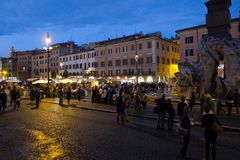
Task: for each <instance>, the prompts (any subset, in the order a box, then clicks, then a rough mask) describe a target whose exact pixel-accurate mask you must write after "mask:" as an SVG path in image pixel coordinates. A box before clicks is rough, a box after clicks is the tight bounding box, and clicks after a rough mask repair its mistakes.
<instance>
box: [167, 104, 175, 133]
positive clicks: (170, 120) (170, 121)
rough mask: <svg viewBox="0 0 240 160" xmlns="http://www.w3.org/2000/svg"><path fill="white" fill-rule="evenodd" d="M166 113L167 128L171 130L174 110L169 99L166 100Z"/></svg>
mask: <svg viewBox="0 0 240 160" xmlns="http://www.w3.org/2000/svg"><path fill="white" fill-rule="evenodd" d="M167 114H168V130H172V128H173V123H174V116H175V110H174V108H173V106H172V101H171V99H168V100H167Z"/></svg>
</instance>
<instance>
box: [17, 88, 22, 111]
mask: <svg viewBox="0 0 240 160" xmlns="http://www.w3.org/2000/svg"><path fill="white" fill-rule="evenodd" d="M20 101H21V94H20V90H19V89H17V91H16V105H17V106H18V108H20Z"/></svg>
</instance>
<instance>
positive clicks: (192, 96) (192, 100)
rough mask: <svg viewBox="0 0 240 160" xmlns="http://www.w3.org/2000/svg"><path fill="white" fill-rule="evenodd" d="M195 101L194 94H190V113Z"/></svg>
mask: <svg viewBox="0 0 240 160" xmlns="http://www.w3.org/2000/svg"><path fill="white" fill-rule="evenodd" d="M195 100H196V97H195V93H194V92H192V93H191V97H190V100H189V106H190V109H191V111H192V109H193V107H194V106H195Z"/></svg>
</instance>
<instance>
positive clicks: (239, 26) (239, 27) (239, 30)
mask: <svg viewBox="0 0 240 160" xmlns="http://www.w3.org/2000/svg"><path fill="white" fill-rule="evenodd" d="M238 32H240V24H239V25H238Z"/></svg>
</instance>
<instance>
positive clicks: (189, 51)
mask: <svg viewBox="0 0 240 160" xmlns="http://www.w3.org/2000/svg"><path fill="white" fill-rule="evenodd" d="M193 54H194V50H193V49H186V50H185V56H186V57H187V56H193Z"/></svg>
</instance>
